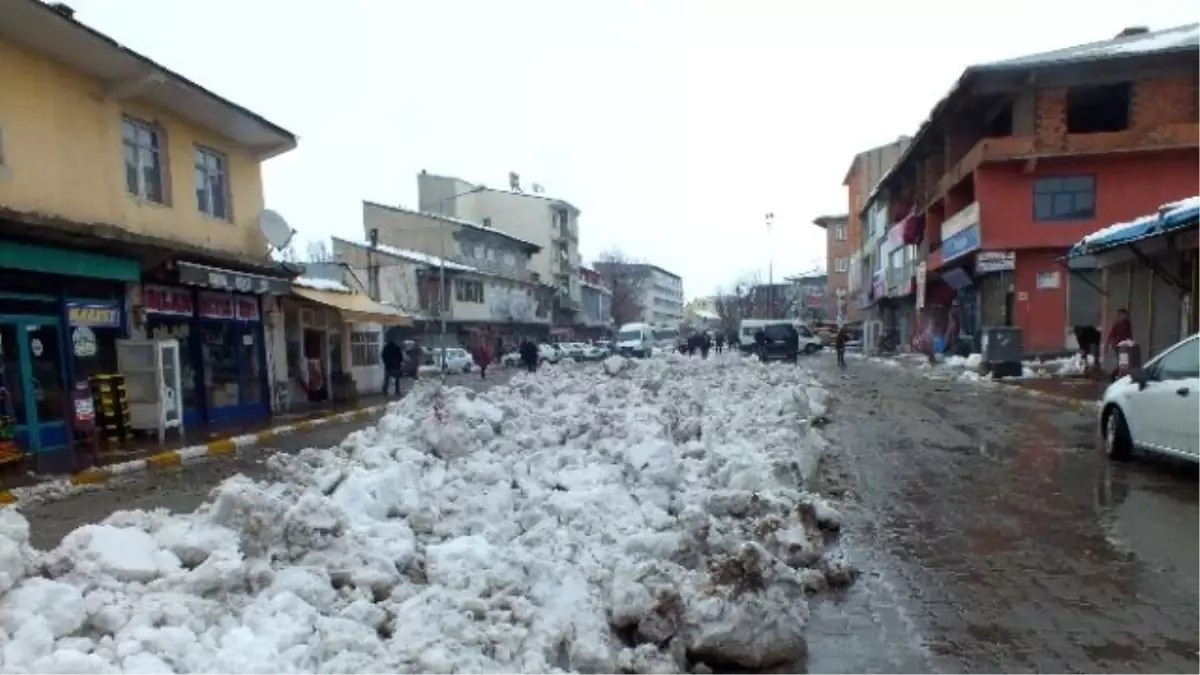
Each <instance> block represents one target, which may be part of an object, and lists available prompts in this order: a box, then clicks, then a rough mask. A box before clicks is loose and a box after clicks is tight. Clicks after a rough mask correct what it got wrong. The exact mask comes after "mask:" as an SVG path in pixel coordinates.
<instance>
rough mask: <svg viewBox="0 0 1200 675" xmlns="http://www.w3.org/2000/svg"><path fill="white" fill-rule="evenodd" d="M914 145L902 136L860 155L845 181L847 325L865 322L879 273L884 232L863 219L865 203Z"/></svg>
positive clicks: (851, 163) (845, 314) (855, 159)
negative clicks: (877, 257) (873, 281)
mask: <svg viewBox="0 0 1200 675" xmlns="http://www.w3.org/2000/svg"><path fill="white" fill-rule="evenodd" d="M911 142H912V139H911V138H909V137H908V136H901V137H900V138H899V139H897V140H895V141H893V142H891V143H887V144H885V145H880V146H877V147H874V148H871V149H870V150H865V151H863V152H860V153H858V154H857V155H855V156H854V159H853V160H852V161H851V162H850V168H849V169H848V170H847V171H846V177H845V178H844V179H843V180H842V185H843V186H845V187H846V196H847V204H848V206H849V210H848V211H847V216H846V241H847V243H848V245H849V249H850V252H849V255H848V264H847V273H846V289H847V290H846V293H847V297H846V302H845V303H844V317H845V320H846V321H849V322H855V323H857V322H859V321H861V320H862V319H863V318H864V314H863V310H864V309H865V308H866V307H868V306H869V305H870V304H871V303H870V302H869V301H868V297H867V295H868V292H869V290H870V288H871V276H872V274H873V273H874V271H875V268H874V263H875V258H874V257H873V256H874V254H875V253H876V252H877V251H876V249H875V244H877V243H878V241H879V239H881V238H882V237H883V234H884V232H883V231H882V230H883V228H879V230H880V231H878V232H872V231H871V228H870V227H869V224H868V223H867V222H866V220H865V218H864V216H863V204H864V201H865V200H866V197H867V195H869V194H870V193H871V191H872V190H874V188H875V186H876V185H878V184H879V181H880V179H881V178H883V176H884V175H885V174H886V173H887V172H888V171H890V170H891V168H892V166H893V165H895V163H896V160H898V159H900V155H901V154H902V153H903V152H904V151H905V150H906V149H908V145H909V143H911ZM826 269H827V270H828V269H831V268H826Z"/></svg>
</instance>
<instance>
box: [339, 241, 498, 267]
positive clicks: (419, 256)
mask: <svg viewBox="0 0 1200 675" xmlns="http://www.w3.org/2000/svg"><path fill="white" fill-rule="evenodd" d="M338 241H342V242H345V243H347V244H350V245H351V246H357V247H359V248H364V249H366V248H371V245H370V244H369V243H367V242H365V241H353V240H350V239H339V240H338ZM375 250H376V251H378V252H379V253H382V254H384V255H390V256H392V257H393V258H402V259H404V260H409V261H411V262H415V263H420V264H422V265H429V266H430V267H439V268H440V267H441V266H442V264H443V263H445V265H446V269H448V270H454V271H456V272H478V271H479V270H477V269H475V268H474V267H471V266H469V265H463V264H462V263H456V262H454V261H452V260H448V259H447V260H443V259H442V258H440V257H438V256H436V255H429V254H428V253H422V252H421V251H413V250H410V249H407V248H397V247H395V246H388V245H386V244H379V245H378V246H376V247H375Z"/></svg>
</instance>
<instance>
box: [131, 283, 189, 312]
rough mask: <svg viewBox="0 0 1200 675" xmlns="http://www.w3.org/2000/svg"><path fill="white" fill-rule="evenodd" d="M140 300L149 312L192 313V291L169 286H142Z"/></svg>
mask: <svg viewBox="0 0 1200 675" xmlns="http://www.w3.org/2000/svg"><path fill="white" fill-rule="evenodd" d="M142 302H144V303H145V305H146V311H147V312H148V313H151V314H172V315H175V316H191V315H192V310H193V307H192V292H191V291H189V290H187V289H184V288H171V287H169V286H150V285H147V286H143V287H142Z"/></svg>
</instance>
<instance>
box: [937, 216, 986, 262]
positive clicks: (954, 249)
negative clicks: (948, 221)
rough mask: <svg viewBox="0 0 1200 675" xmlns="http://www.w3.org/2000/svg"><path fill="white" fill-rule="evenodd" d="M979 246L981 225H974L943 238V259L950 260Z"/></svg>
mask: <svg viewBox="0 0 1200 675" xmlns="http://www.w3.org/2000/svg"><path fill="white" fill-rule="evenodd" d="M977 248H979V225H978V224H976V225H972V226H970V227H968V228H967V229H965V230H962V231H961V232H959V233H957V234H955V235H954V236H952V237H950V238H948V239H943V240H942V260H943V261H944V262H950V261H951V260H954V259H955V258H961V257H962V256H964V255H966V254H968V253H970V252H971V251H974V250H975V249H977Z"/></svg>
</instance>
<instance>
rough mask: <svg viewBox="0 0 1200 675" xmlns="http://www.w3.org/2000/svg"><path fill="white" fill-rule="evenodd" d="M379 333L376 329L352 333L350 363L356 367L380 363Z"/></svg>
mask: <svg viewBox="0 0 1200 675" xmlns="http://www.w3.org/2000/svg"><path fill="white" fill-rule="evenodd" d="M380 354H381V351H380V347H379V333H378V332H375V331H367V332H357V331H356V332H353V333H350V365H351V366H352V367H354V368H364V367H366V366H377V365H379V363H380Z"/></svg>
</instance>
